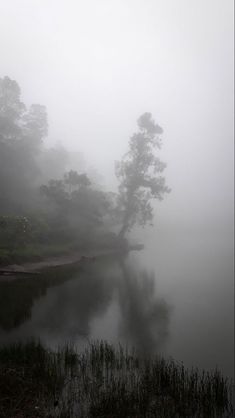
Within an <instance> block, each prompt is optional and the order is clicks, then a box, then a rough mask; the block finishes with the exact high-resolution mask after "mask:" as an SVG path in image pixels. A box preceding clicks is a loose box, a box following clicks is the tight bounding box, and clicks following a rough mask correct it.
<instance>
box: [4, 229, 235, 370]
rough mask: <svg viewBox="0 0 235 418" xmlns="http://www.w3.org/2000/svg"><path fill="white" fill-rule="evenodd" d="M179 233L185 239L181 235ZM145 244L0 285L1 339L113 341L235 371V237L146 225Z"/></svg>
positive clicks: (189, 363)
mask: <svg viewBox="0 0 235 418" xmlns="http://www.w3.org/2000/svg"><path fill="white" fill-rule="evenodd" d="M179 237H180V238H179ZM141 238H142V242H144V243H145V249H144V250H143V251H140V252H132V253H130V254H129V255H128V257H125V258H123V257H117V256H101V257H98V258H97V259H96V260H93V261H88V260H84V261H83V262H82V263H81V264H80V265H73V266H66V267H62V268H61V267H60V268H54V269H51V270H48V271H45V272H43V274H42V275H40V276H39V275H38V276H35V277H23V278H20V279H18V280H15V281H7V282H1V283H0V343H1V344H3V343H9V342H13V341H16V340H25V339H29V338H31V337H36V338H40V340H41V341H42V342H43V343H44V344H46V345H47V346H49V347H52V348H55V347H58V345H62V344H63V342H65V341H69V342H71V343H72V344H74V345H76V346H77V347H78V348H83V347H84V346H85V345H86V344H88V343H89V341H91V340H93V339H107V340H108V341H110V342H113V343H115V344H118V343H119V342H120V343H122V344H124V345H127V346H128V347H132V346H134V347H135V348H136V350H137V351H138V352H139V353H140V355H144V356H145V355H147V356H150V355H152V354H155V353H159V354H163V355H164V356H168V357H169V356H171V357H173V358H174V359H176V360H177V361H179V362H181V361H183V362H184V364H185V366H189V367H191V366H195V367H199V368H205V369H211V368H214V367H216V366H218V368H219V369H220V370H221V371H222V372H223V373H224V374H225V375H227V376H233V306H234V305H233V304H234V293H233V238H232V233H231V231H227V232H226V233H225V232H224V230H223V233H221V231H219V230H218V231H217V232H216V231H214V230H211V231H209V230H207V231H205V230H203V231H202V230H193V231H192V230H191V231H189V230H185V231H183V232H182V231H180V233H178V231H177V230H171V231H170V232H169V231H167V230H163V228H162V230H161V229H160V230H158V229H153V230H151V231H150V230H148V231H146V232H143V233H142V235H141Z"/></svg>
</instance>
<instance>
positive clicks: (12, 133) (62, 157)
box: [0, 77, 114, 262]
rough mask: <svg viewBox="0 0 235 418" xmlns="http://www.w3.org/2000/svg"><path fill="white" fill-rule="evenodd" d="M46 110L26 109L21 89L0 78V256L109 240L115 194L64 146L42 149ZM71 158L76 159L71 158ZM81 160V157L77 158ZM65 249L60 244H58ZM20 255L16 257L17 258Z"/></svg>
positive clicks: (26, 254) (4, 259) (35, 253)
mask: <svg viewBox="0 0 235 418" xmlns="http://www.w3.org/2000/svg"><path fill="white" fill-rule="evenodd" d="M47 133H48V120H47V112H46V108H45V107H44V106H42V105H39V104H33V105H31V106H30V108H28V109H27V108H26V106H25V104H24V103H22V101H21V95H20V88H19V86H18V84H17V83H16V81H14V80H11V79H10V78H8V77H5V78H3V79H0V248H1V249H0V251H1V252H0V260H1V261H2V262H8V261H10V260H12V259H16V260H17V259H18V258H20V259H22V258H23V259H24V258H26V259H27V257H29V258H32V257H36V256H40V254H41V252H42V248H41V247H43V249H44V255H45V252H46V248H47V249H48V254H50V252H52V253H53V251H54V252H56V253H58V252H60V249H61V251H62V252H65V251H66V250H71V247H73V246H74V245H75V243H76V246H80V247H82V248H85V247H87V246H90V245H91V237H92V242H93V244H94V243H95V241H98V240H99V243H100V235H101V233H102V237H103V241H106V242H104V244H107V245H108V244H110V240H112V239H113V234H111V232H110V225H112V223H113V219H114V218H113V207H114V205H113V202H112V199H113V195H112V194H111V193H105V192H104V191H102V190H100V188H98V187H97V186H95V185H94V182H92V180H91V179H89V177H88V174H87V173H85V172H84V163H83V162H82V160H81V164H79V161H77V170H72V169H70V167H71V164H72V163H73V166H74V161H72V158H73V157H74V156H71V154H70V153H69V152H68V151H67V150H66V149H64V148H63V147H62V146H59V145H58V146H55V147H52V148H48V147H46V137H47ZM73 160H74V158H73ZM77 160H79V158H77ZM62 247H63V248H62ZM17 257H18V258H17Z"/></svg>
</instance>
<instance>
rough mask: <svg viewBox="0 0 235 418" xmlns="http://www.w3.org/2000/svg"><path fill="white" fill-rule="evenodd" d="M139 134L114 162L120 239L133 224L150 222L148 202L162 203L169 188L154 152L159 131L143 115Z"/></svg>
mask: <svg viewBox="0 0 235 418" xmlns="http://www.w3.org/2000/svg"><path fill="white" fill-rule="evenodd" d="M137 124H138V127H139V131H138V132H137V133H134V134H133V135H132V137H131V138H130V141H129V151H128V152H127V153H126V154H125V155H124V157H123V159H122V161H121V162H119V163H116V176H117V178H118V180H119V182H120V184H119V197H118V204H119V208H120V210H121V213H122V226H121V230H120V233H119V235H120V237H124V235H125V234H126V232H127V231H129V230H131V229H132V227H133V226H134V225H135V224H139V225H142V226H144V225H146V224H148V223H151V222H152V220H153V209H152V206H151V199H158V200H162V199H163V196H164V194H165V193H169V192H170V189H169V188H168V187H167V186H166V184H165V178H164V177H162V176H161V175H159V173H161V172H162V171H163V170H164V169H165V167H166V164H165V163H163V162H162V161H161V160H160V159H159V158H158V157H157V156H156V155H155V153H154V151H155V148H158V149H160V148H161V138H160V136H159V135H160V134H162V132H163V130H162V128H161V127H160V126H159V125H157V124H156V123H155V122H154V120H153V119H152V115H151V113H144V114H143V115H142V116H140V118H139V119H138V120H137Z"/></svg>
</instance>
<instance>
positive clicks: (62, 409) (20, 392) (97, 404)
mask: <svg viewBox="0 0 235 418" xmlns="http://www.w3.org/2000/svg"><path fill="white" fill-rule="evenodd" d="M0 370H1V372H0V393H1V395H0V416H1V417H2V418H20V417H25V418H26V417H30V418H31V417H60V418H62V417H63V418H72V417H82V418H86V417H102V418H105V417H107V418H116V417H119V418H124V417H133V418H134V417H135V418H136V417H146V418H147V417H159V418H165V417H168V418H172V417H174V418H183V417H185V418H190V417H198V418H199V417H203V418H209V417H221V418H222V417H232V416H233V415H232V413H233V409H232V403H231V390H232V386H231V384H230V383H229V382H228V381H227V380H226V379H224V378H223V377H222V376H221V374H220V373H219V372H218V371H217V370H215V371H213V372H210V373H205V372H199V371H198V370H196V369H194V370H187V369H185V368H184V366H183V365H182V364H178V363H176V362H174V361H173V360H164V359H163V358H159V357H155V358H153V359H151V360H146V359H145V360H143V359H141V358H138V356H137V355H136V354H135V352H134V351H128V350H127V349H125V350H124V349H123V348H122V346H119V347H118V348H114V347H113V346H112V345H109V344H108V343H106V342H103V341H101V342H95V343H89V346H88V348H87V349H86V350H85V352H82V353H77V352H76V351H75V350H74V349H73V348H72V347H71V346H69V345H65V346H64V347H63V348H60V349H58V351H57V352H51V351H49V350H46V349H45V348H43V347H42V345H41V344H40V343H39V342H38V343H37V342H34V341H32V342H29V343H26V344H20V343H18V344H14V345H11V346H8V347H2V348H1V349H0Z"/></svg>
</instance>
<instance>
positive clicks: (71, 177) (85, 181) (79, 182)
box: [64, 170, 91, 192]
mask: <svg viewBox="0 0 235 418" xmlns="http://www.w3.org/2000/svg"><path fill="white" fill-rule="evenodd" d="M64 182H65V184H67V185H68V187H69V192H71V191H72V189H73V188H75V189H77V188H79V187H88V186H90V185H91V182H90V180H89V178H88V177H87V175H86V174H85V173H83V174H78V173H77V171H75V170H70V171H69V172H68V173H65V175H64Z"/></svg>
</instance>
